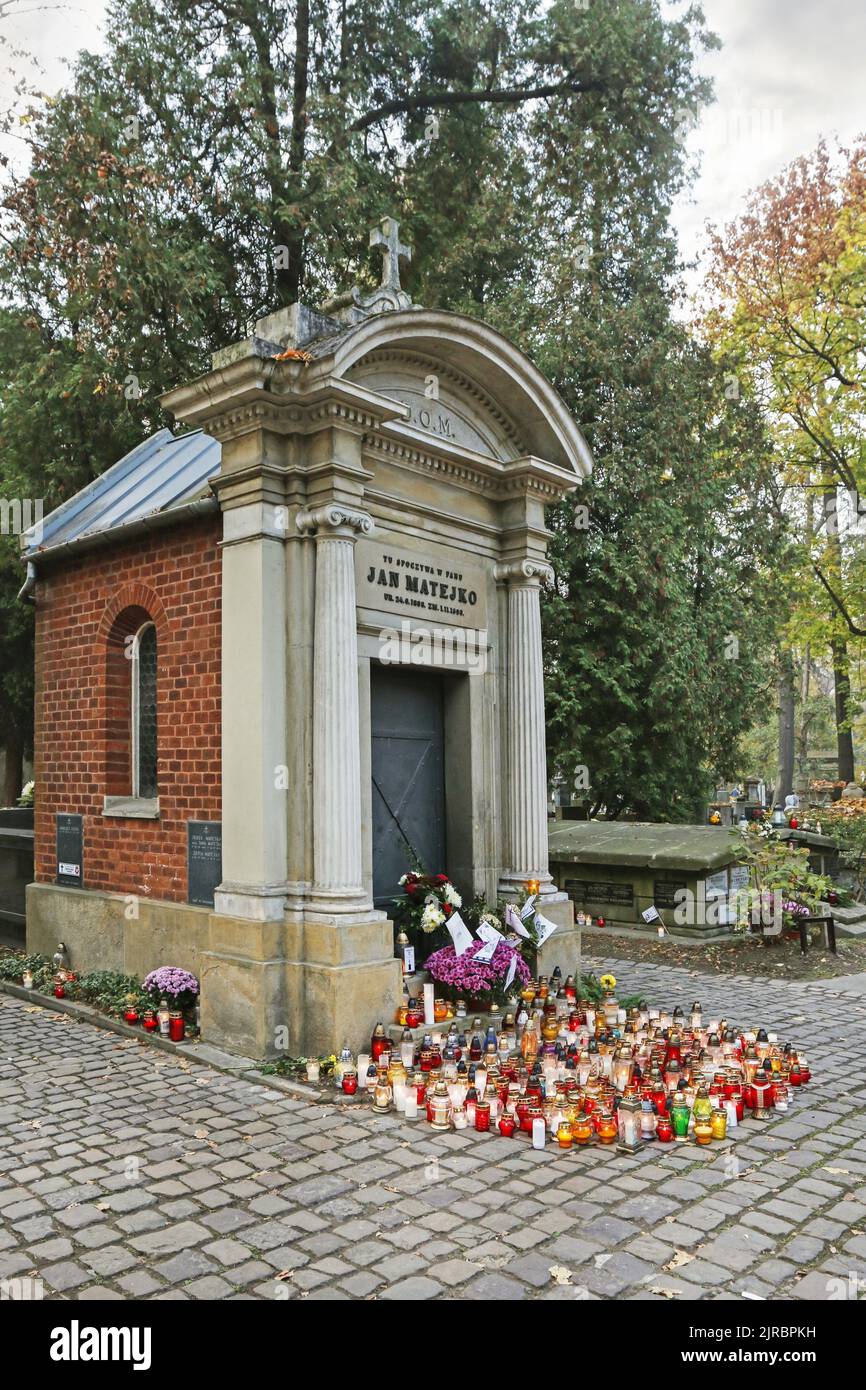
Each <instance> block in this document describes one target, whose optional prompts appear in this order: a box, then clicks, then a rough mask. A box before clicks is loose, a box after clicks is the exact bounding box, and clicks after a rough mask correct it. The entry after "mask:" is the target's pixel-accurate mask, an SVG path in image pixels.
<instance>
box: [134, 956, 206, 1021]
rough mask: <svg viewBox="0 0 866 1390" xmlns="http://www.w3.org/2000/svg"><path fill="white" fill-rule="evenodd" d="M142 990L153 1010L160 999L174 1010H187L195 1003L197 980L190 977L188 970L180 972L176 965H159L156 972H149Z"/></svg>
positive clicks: (193, 976) (157, 1005) (192, 976)
mask: <svg viewBox="0 0 866 1390" xmlns="http://www.w3.org/2000/svg"><path fill="white" fill-rule="evenodd" d="M142 989H143V990H144V992H145V994H146V995H148V997H149V998H150V999H151V1000H152V1001H153V1005H154V1008H158V1007H159V1001H160V1000H161V999H167V1000H168V1002H169V1004H170V1005H173V1006H174V1008H175V1009H181V1010H183V1009H187V1008H191V1006H192V1005H193V1004H194V1003H195V1000H196V996H197V995H198V980H197V979H196V977H195V975H191V974H190V973H189V971H188V970H181V969H180V967H179V966H177V965H161V966H160V968H159V969H158V970H151V972H150V974H149V975H148V976H146V978H145V981H144V984H143V985H142Z"/></svg>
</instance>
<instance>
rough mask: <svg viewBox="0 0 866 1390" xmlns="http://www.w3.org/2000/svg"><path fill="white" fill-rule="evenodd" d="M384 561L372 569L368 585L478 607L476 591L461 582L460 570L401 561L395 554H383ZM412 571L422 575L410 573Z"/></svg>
mask: <svg viewBox="0 0 866 1390" xmlns="http://www.w3.org/2000/svg"><path fill="white" fill-rule="evenodd" d="M382 560H383V565H382V566H380V567H377V566H376V565H371V566H370V568H369V572H368V574H367V583H368V584H376V585H378V587H379V588H380V589H396V590H397V591H398V592H399V591H400V590H402V591H403V592H404V593H406V594H418V595H419V596H421V597H424V598H434V599H444V600H445V602H446V603H459V604H460V605H461V606H463V607H467V606H468V607H469V608H474V607H475V604H476V603H477V602H478V594H477V593H476V591H475V590H474V589H468V588H466V586H465V585H464V584H463V583H462V582H461V581H462V579H463V575H462V574H460V573H459V572H457V571H456V570H455V571H452V570H447V569H437V568H436V566H434V565H425V564H423V563H422V562H421V561H419V560H399V559H395V558H394V557H393V556H391V555H383V556H382ZM385 566H388V568H385ZM392 566H393V568H392ZM410 570H415V571H420V573H415V574H410V573H409V571H410ZM427 576H429V577H427Z"/></svg>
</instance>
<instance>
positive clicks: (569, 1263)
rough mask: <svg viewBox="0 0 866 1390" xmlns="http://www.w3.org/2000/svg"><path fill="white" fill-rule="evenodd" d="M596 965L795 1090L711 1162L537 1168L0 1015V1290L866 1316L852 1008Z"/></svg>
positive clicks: (134, 1046) (624, 1161)
mask: <svg viewBox="0 0 866 1390" xmlns="http://www.w3.org/2000/svg"><path fill="white" fill-rule="evenodd" d="M593 965H594V967H595V968H597V969H600V968H601V964H600V963H599V962H597V961H593ZM604 966H605V968H610V969H613V970H614V973H615V974H616V976H617V979H618V982H619V988H620V990H621V991H623V992H626V993H628V992H636V991H639V992H640V993H642V994H644V995H645V996H646V997H647V998H648V999H649V1000H650V1001H651V1002H653V1003H657V1004H663V1005H665V1006H668V1007H672V1006H673V1005H674V1004H676V1003H680V1004H682V1005H683V1006H684V1007H687V1006H688V1005H689V1004H690V1003H691V1001H692V999H693V998H694V997H695V996H697V997H699V998H700V999H701V1001H702V1003H703V1005H704V1008H705V1009H706V1010H707V1011H708V1012H710V1011H712V1012H713V1013H715V1012H718V1013H720V1014H722V1015H726V1016H728V1017H729V1018H731V1019H732V1020H737V1021H739V1022H741V1023H744V1024H745V1025H747V1026H748V1025H751V1024H752V1023H756V1024H757V1023H761V1022H763V1023H764V1024H765V1025H766V1026H767V1027H768V1028H770V1029H775V1030H776V1031H777V1032H778V1033H779V1034H780V1036H783V1037H784V1038H788V1037H790V1038H791V1039H792V1040H794V1041H796V1042H797V1043H799V1044H800V1045H801V1046H803V1047H804V1049H805V1050H806V1051H807V1053H808V1056H809V1061H810V1064H811V1066H812V1068H813V1071H814V1080H813V1081H812V1083H811V1084H810V1085H809V1087H808V1088H807V1089H806V1091H805V1092H803V1091H801V1092H800V1093H799V1095H798V1097H797V1099H796V1101H795V1103H794V1106H793V1107H792V1109H791V1110H790V1111H789V1112H788V1114H787V1115H786V1116H784V1117H782V1116H780V1117H779V1118H778V1119H777V1120H775V1121H772V1122H769V1123H761V1122H757V1121H750V1122H747V1123H746V1124H745V1125H744V1126H741V1127H740V1128H738V1129H737V1131H736V1132H735V1134H736V1137H735V1139H734V1141H733V1143H730V1142H727V1141H726V1142H725V1143H724V1144H713V1145H712V1146H711V1147H710V1148H709V1149H700V1148H698V1147H697V1146H695V1145H692V1144H688V1145H671V1146H670V1147H668V1148H664V1149H662V1148H661V1146H659V1145H657V1144H652V1145H649V1146H648V1147H647V1149H646V1150H644V1151H643V1152H641V1153H640V1154H637V1155H635V1156H633V1157H632V1156H626V1155H617V1154H615V1153H610V1152H608V1151H606V1150H605V1151H602V1150H599V1149H591V1150H575V1151H571V1152H567V1153H560V1151H559V1150H558V1149H556V1148H555V1147H548V1148H547V1149H546V1150H544V1151H543V1152H540V1153H538V1152H534V1151H533V1150H532V1149H531V1148H529V1147H528V1145H527V1144H526V1143H525V1142H521V1141H519V1140H515V1139H512V1140H506V1139H501V1138H499V1137H498V1136H497V1137H495V1138H493V1137H483V1136H477V1137H476V1136H475V1135H474V1134H449V1135H437V1134H433V1133H432V1132H431V1131H430V1130H429V1128H428V1127H427V1126H426V1125H425V1124H424V1123H423V1122H422V1123H419V1124H417V1125H415V1124H411V1123H408V1122H405V1121H403V1120H402V1119H399V1118H398V1117H396V1116H394V1115H390V1116H382V1117H376V1116H374V1115H372V1114H370V1113H369V1111H368V1110H367V1109H366V1108H361V1107H356V1108H354V1109H348V1108H344V1107H342V1106H339V1105H331V1104H314V1103H309V1102H307V1101H306V1100H303V1099H298V1098H297V1097H289V1096H286V1095H282V1094H278V1093H277V1092H275V1091H274V1090H272V1089H269V1088H267V1087H265V1086H263V1085H261V1084H258V1083H251V1082H250V1081H249V1080H248V1079H247V1078H244V1077H243V1076H238V1077H235V1076H232V1077H229V1076H225V1075H223V1074H222V1073H220V1072H217V1071H215V1070H212V1069H210V1068H208V1067H203V1066H198V1065H191V1064H190V1063H188V1062H185V1061H183V1060H182V1059H180V1058H178V1057H173V1056H171V1055H169V1054H166V1053H164V1052H161V1051H157V1050H156V1049H152V1048H149V1047H147V1046H145V1045H143V1044H139V1043H137V1042H134V1041H129V1040H126V1039H120V1038H118V1037H117V1036H116V1035H114V1034H111V1033H109V1032H105V1031H102V1030H98V1029H96V1028H93V1027H91V1026H88V1025H81V1024H77V1023H74V1022H71V1021H69V1020H67V1019H64V1018H63V1016H62V1015H58V1014H54V1013H52V1012H50V1011H49V1010H46V1009H43V1008H38V1007H34V1006H31V1005H28V1004H24V1003H22V1002H19V1001H18V1000H15V999H12V998H10V997H8V996H3V995H0V1280H14V1279H22V1278H26V1277H27V1276H30V1277H38V1278H39V1279H41V1280H42V1281H43V1287H44V1295H45V1297H46V1298H52V1299H57V1298H59V1299H105V1298H108V1299H147V1298H172V1299H178V1298H180V1299H183V1298H200V1299H220V1298H259V1299H280V1298H299V1297H300V1298H304V1297H309V1298H329V1299H330V1298H337V1299H345V1298H381V1299H426V1298H442V1297H449V1296H451V1297H458V1296H459V1297H469V1298H473V1299H482V1300H483V1299H494V1298H495V1299H527V1298H557V1299H563V1298H564V1299H584V1298H589V1299H595V1298H628V1299H631V1298H640V1299H656V1300H665V1299H668V1298H675V1299H714V1298H725V1299H731V1298H733V1299H739V1298H743V1297H749V1296H751V1297H759V1298H765V1299H779V1298H781V1299H789V1298H792V1299H828V1298H837V1299H838V1298H843V1297H857V1296H862V1292H861V1291H866V1187H864V1177H866V1145H864V1133H866V1056H864V1020H866V999H864V997H863V995H862V994H860V993H855V992H853V991H850V992H848V991H845V990H844V989H833V990H829V989H825V988H823V987H822V985H820V984H815V983H812V984H808V985H799V984H798V985H793V984H790V985H785V984H780V983H779V982H775V981H774V982H769V981H761V980H748V979H738V978H731V977H719V978H718V979H708V978H707V977H706V976H702V977H700V978H698V977H696V976H694V975H692V974H691V973H690V972H689V971H687V970H675V969H671V968H670V967H665V966H658V965H633V964H631V963H627V962H616V961H610V962H604ZM552 1271H555V1273H554V1272H552ZM858 1281H859V1282H858Z"/></svg>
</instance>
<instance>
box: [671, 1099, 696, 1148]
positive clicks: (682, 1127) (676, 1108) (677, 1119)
mask: <svg viewBox="0 0 866 1390" xmlns="http://www.w3.org/2000/svg"><path fill="white" fill-rule="evenodd" d="M690 1118H691V1110H690V1109H689V1107H688V1105H686V1104H685V1102H683V1101H676V1100H675V1101H674V1103H673V1105H672V1106H671V1123H672V1124H673V1127H674V1135H675V1137H676V1139H677V1140H678V1141H679V1142H681V1143H684V1142H685V1141H686V1140H688V1137H689V1120H690Z"/></svg>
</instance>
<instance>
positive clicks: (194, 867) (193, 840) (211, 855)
mask: <svg viewBox="0 0 866 1390" xmlns="http://www.w3.org/2000/svg"><path fill="white" fill-rule="evenodd" d="M186 863H187V884H188V889H187V901H188V902H190V903H194V904H195V905H196V906H197V907H213V905H214V891H215V889H216V888H217V886H218V885H219V884H220V883H221V882H222V876H223V837H222V825H221V824H220V822H219V821H214V820H191V821H187V850H186Z"/></svg>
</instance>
